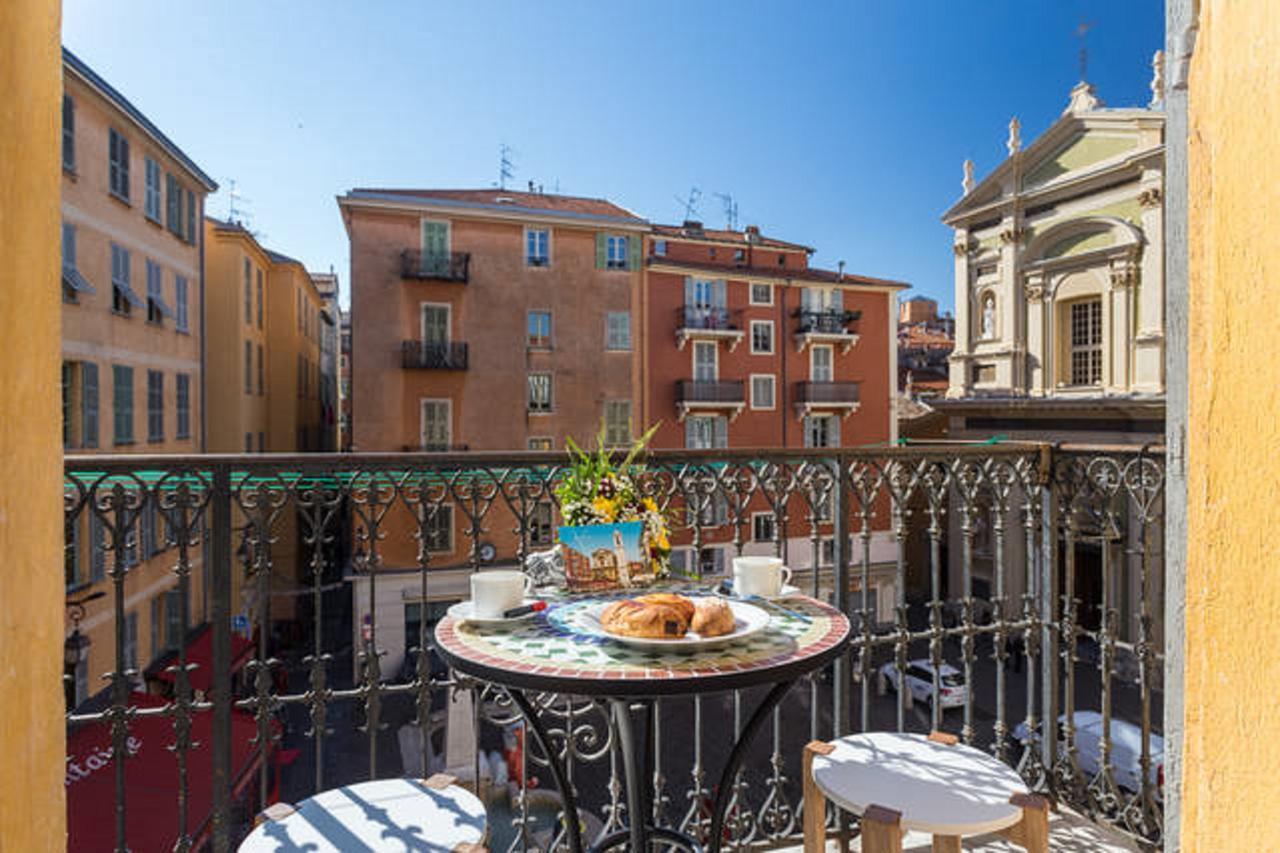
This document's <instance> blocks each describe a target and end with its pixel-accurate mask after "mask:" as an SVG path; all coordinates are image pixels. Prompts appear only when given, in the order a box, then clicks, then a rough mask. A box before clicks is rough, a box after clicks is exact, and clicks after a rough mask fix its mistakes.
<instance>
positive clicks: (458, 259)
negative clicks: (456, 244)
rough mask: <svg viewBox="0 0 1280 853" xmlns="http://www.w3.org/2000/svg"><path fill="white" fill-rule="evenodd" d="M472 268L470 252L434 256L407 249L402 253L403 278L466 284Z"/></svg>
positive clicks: (401, 271)
mask: <svg viewBox="0 0 1280 853" xmlns="http://www.w3.org/2000/svg"><path fill="white" fill-rule="evenodd" d="M470 268H471V253H470V252H448V253H445V254H434V253H429V252H423V251H422V250H421V249H405V250H404V251H402V252H401V253H400V276H401V278H410V279H426V280H435V281H453V282H461V283H463V284H466V282H467V277H468V275H469V273H470Z"/></svg>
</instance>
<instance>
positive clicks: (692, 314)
mask: <svg viewBox="0 0 1280 853" xmlns="http://www.w3.org/2000/svg"><path fill="white" fill-rule="evenodd" d="M676 328H678V329H697V330H703V331H724V332H732V331H738V330H740V329H742V311H741V310H732V311H731V310H729V309H728V308H724V307H722V306H708V307H703V306H698V305H681V306H680V307H679V308H677V309H676Z"/></svg>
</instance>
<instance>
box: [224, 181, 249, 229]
mask: <svg viewBox="0 0 1280 853" xmlns="http://www.w3.org/2000/svg"><path fill="white" fill-rule="evenodd" d="M227 183H228V188H227V221H228V222H233V223H238V222H240V221H241V220H242V219H243V218H244V216H245V211H244V209H243V208H241V207H240V206H239V204H238V202H242V201H245V202H247V201H249V200H250V199H247V198H245V197H244V196H243V195H242V194H240V193H239V192H237V191H236V180H235V178H232V179H231V180H229V181H228V182H227Z"/></svg>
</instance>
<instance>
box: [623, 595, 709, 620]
mask: <svg viewBox="0 0 1280 853" xmlns="http://www.w3.org/2000/svg"><path fill="white" fill-rule="evenodd" d="M633 600H634V601H638V602H640V603H641V604H657V605H661V606H663V607H674V608H675V609H676V610H678V611H679V612H680V615H681V616H683V617H684V621H686V622H692V621H693V611H694V605H693V602H692V601H691V600H690V599H688V598H685V597H684V596H683V595H677V594H676V593H674V592H651V593H649V594H648V595H638V596H636V597H635V599H633Z"/></svg>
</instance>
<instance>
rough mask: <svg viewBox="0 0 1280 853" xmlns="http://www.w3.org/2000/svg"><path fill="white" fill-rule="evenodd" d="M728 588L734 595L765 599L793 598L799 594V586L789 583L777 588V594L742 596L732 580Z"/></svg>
mask: <svg viewBox="0 0 1280 853" xmlns="http://www.w3.org/2000/svg"><path fill="white" fill-rule="evenodd" d="M729 588H730V590H731V591H732V593H733V594H734V595H736V596H742V597H754V598H763V599H764V600H765V601H781V600H782V599H784V598H794V597H795V596H797V595H799V594H800V587H798V586H792V585H791V584H789V583H788V584H783V585H782V589H780V590H778V594H777V595H756V596H743V595H742V593H741V592H739V591H738V585H737V584H736V583H733V582H730V586H729Z"/></svg>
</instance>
